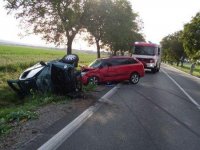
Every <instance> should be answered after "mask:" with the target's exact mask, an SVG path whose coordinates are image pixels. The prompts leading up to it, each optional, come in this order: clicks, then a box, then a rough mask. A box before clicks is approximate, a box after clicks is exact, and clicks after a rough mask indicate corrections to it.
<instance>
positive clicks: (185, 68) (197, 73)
mask: <svg viewBox="0 0 200 150" xmlns="http://www.w3.org/2000/svg"><path fill="white" fill-rule="evenodd" d="M191 65H192V64H190V63H184V64H183V67H181V66H177V65H175V64H174V65H172V66H173V67H175V68H177V69H179V70H182V71H184V72H186V73H190V67H191ZM193 75H194V76H197V77H200V65H196V66H195V69H194V71H193Z"/></svg>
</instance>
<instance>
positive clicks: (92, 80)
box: [88, 76, 99, 85]
mask: <svg viewBox="0 0 200 150" xmlns="http://www.w3.org/2000/svg"><path fill="white" fill-rule="evenodd" d="M88 84H94V85H97V84H99V78H98V77H96V76H93V77H89V78H88Z"/></svg>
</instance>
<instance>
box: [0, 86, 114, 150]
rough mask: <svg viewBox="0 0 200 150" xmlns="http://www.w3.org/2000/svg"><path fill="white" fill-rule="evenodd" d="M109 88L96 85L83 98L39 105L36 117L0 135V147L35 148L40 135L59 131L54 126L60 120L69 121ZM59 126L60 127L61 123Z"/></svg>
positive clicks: (7, 148)
mask: <svg viewBox="0 0 200 150" xmlns="http://www.w3.org/2000/svg"><path fill="white" fill-rule="evenodd" d="M109 90H110V87H106V86H98V87H97V89H96V90H95V91H93V92H88V93H87V94H85V96H86V97H85V98H84V99H83V98H80V99H73V100H71V101H67V102H65V101H64V102H61V103H51V104H48V105H46V106H43V107H40V108H39V109H38V110H37V111H36V112H37V113H38V114H39V118H38V119H36V120H29V121H27V122H24V123H23V122H21V123H20V124H18V125H17V126H16V127H15V128H14V129H13V130H12V131H11V132H10V133H9V134H7V135H5V136H2V137H0V149H4V150H13V149H27V148H28V147H31V148H32V149H35V147H34V146H37V141H38V140H39V139H40V138H41V137H44V136H45V135H47V134H48V136H53V134H55V133H56V132H57V130H58V131H59V129H56V130H55V129H54V128H55V127H54V126H56V124H58V125H59V124H60V123H59V121H60V120H61V122H62V120H63V121H64V122H65V123H67V122H71V121H72V120H73V119H74V118H76V117H77V116H78V115H79V114H81V113H82V112H83V111H84V110H85V109H87V108H88V107H89V106H91V105H94V103H95V102H96V101H97V100H98V99H99V98H100V97H101V96H103V95H104V94H105V93H106V92H107V91H109ZM58 125H57V126H58ZM60 128H62V126H61V125H60ZM54 132H55V133H54ZM49 134H52V135H49ZM39 141H40V140H39ZM35 142H36V143H35ZM38 144H39V143H38Z"/></svg>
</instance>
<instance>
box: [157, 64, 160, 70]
mask: <svg viewBox="0 0 200 150" xmlns="http://www.w3.org/2000/svg"><path fill="white" fill-rule="evenodd" d="M159 71H160V64H159V66H158V68H157V72H159Z"/></svg>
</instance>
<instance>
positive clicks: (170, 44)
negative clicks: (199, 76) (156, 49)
mask: <svg viewBox="0 0 200 150" xmlns="http://www.w3.org/2000/svg"><path fill="white" fill-rule="evenodd" d="M181 35H182V31H178V32H175V33H173V34H170V35H168V36H166V37H164V38H163V39H162V41H161V45H162V49H163V55H162V57H163V59H164V60H167V61H169V62H176V64H177V66H178V65H179V63H180V62H181V66H183V60H184V59H185V57H186V54H185V51H184V48H183V42H182V39H181Z"/></svg>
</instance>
